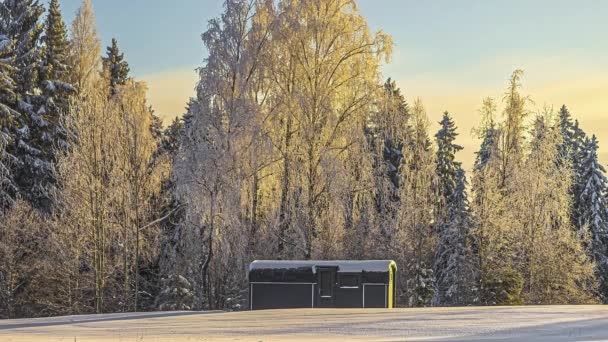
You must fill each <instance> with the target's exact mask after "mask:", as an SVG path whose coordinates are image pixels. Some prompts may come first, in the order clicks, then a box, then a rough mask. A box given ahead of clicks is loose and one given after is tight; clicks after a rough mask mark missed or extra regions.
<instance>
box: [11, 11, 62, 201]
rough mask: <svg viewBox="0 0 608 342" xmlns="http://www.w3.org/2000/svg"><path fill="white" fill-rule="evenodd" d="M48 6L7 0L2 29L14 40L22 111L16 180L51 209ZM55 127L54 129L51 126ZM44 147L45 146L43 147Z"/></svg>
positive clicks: (31, 197) (26, 194)
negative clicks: (45, 69) (45, 44)
mask: <svg viewBox="0 0 608 342" xmlns="http://www.w3.org/2000/svg"><path fill="white" fill-rule="evenodd" d="M43 13H44V8H43V7H42V5H40V3H39V2H38V0H6V1H4V2H3V3H2V6H1V8H0V19H1V22H0V32H3V33H4V34H5V35H6V36H7V37H8V38H9V39H10V40H12V41H13V44H14V49H13V57H14V58H13V67H14V69H15V70H14V76H13V80H14V81H15V93H16V95H17V102H16V105H15V108H14V109H15V110H16V111H18V112H19V113H21V115H20V119H19V123H18V125H19V130H18V131H17V135H16V136H15V137H14V139H15V141H16V142H15V144H14V146H15V151H14V152H13V155H14V156H15V161H16V164H15V166H14V168H15V172H14V173H13V174H14V178H15V182H16V184H17V186H18V188H19V192H20V194H21V195H22V197H23V198H25V199H27V200H29V201H30V202H31V203H32V204H33V205H34V207H36V208H38V209H43V210H46V209H48V208H49V203H50V202H49V189H48V185H49V183H50V180H49V177H50V175H51V174H52V164H51V161H50V159H49V157H48V155H47V153H46V152H47V151H48V149H50V147H49V146H46V143H48V142H49V141H50V139H49V135H48V131H49V128H48V127H49V126H52V123H51V122H49V121H48V120H47V118H46V113H45V107H44V98H43V96H42V95H41V94H40V93H41V92H40V88H39V82H40V78H39V76H40V66H41V57H42V53H43V50H42V48H41V37H42V32H43V25H42V24H41V22H40V17H41V16H42V14H43ZM51 130H52V129H51ZM41 148H43V149H41Z"/></svg>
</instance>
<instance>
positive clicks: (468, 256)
mask: <svg viewBox="0 0 608 342" xmlns="http://www.w3.org/2000/svg"><path fill="white" fill-rule="evenodd" d="M454 185H455V186H454V189H453V190H454V191H453V192H452V194H451V195H450V198H449V199H448V200H447V203H448V206H447V219H446V221H445V222H444V223H443V225H442V227H441V230H440V232H439V236H438V240H439V241H438V243H437V251H436V255H435V275H436V292H435V298H434V303H435V304H436V305H465V304H472V303H474V302H475V301H476V299H475V298H476V287H475V277H476V274H475V268H474V262H473V253H472V251H471V248H470V243H471V236H470V229H471V227H472V220H471V211H470V209H469V201H468V198H467V190H466V188H467V185H468V184H467V180H466V176H465V172H464V170H463V169H462V168H458V170H457V171H456V181H455V184H454Z"/></svg>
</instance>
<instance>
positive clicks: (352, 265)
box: [249, 260, 397, 310]
mask: <svg viewBox="0 0 608 342" xmlns="http://www.w3.org/2000/svg"><path fill="white" fill-rule="evenodd" d="M396 278H397V265H396V264H395V262H394V261H392V260H362V261H350V260H349V261H341V260H336V261H332V260H323V261H314V260H307V261H285V260H258V261H254V262H252V263H251V264H250V265H249V308H250V309H251V310H261V309H295V308H393V307H395V292H396V286H395V285H396V283H395V281H396V280H395V279H396Z"/></svg>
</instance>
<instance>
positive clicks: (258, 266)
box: [249, 260, 397, 273]
mask: <svg viewBox="0 0 608 342" xmlns="http://www.w3.org/2000/svg"><path fill="white" fill-rule="evenodd" d="M391 264H393V265H395V267H397V265H396V264H395V262H394V261H392V260H256V261H254V262H252V263H251V264H250V265H249V271H250V272H251V271H253V270H263V269H275V270H276V269H298V268H311V269H312V271H313V273H314V272H315V271H316V267H318V266H320V267H324V266H325V267H332V266H335V267H337V268H338V272H353V273H357V272H363V271H365V272H387V271H388V269H389V267H390V265H391Z"/></svg>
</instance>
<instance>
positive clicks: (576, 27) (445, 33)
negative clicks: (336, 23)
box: [60, 0, 608, 74]
mask: <svg viewBox="0 0 608 342" xmlns="http://www.w3.org/2000/svg"><path fill="white" fill-rule="evenodd" d="M60 2H61V6H62V8H63V11H64V13H65V14H64V15H65V17H66V21H68V22H69V21H71V19H72V18H73V15H74V12H75V10H76V8H77V7H78V6H80V3H81V0H61V1H60ZM92 3H93V6H94V7H95V12H96V17H97V23H98V26H99V32H100V34H101V37H102V39H103V42H104V44H107V42H109V40H110V39H111V37H113V36H115V37H117V38H118V39H119V42H120V44H121V45H122V47H123V49H124V50H125V52H126V53H127V57H128V60H129V61H130V62H131V64H132V65H133V70H134V72H135V73H136V74H146V73H151V72H159V71H164V70H169V69H173V68H176V67H186V66H191V65H197V64H200V62H201V60H202V58H203V56H204V49H203V48H202V46H201V44H200V39H199V38H200V33H201V32H202V31H203V30H204V29H205V27H206V23H207V21H208V20H209V19H210V18H212V17H214V16H217V15H219V13H220V11H221V9H222V1H221V0H177V1H167V0H126V1H125V0H93V1H92ZM359 6H360V8H361V12H362V13H363V14H364V15H365V16H366V18H367V19H368V22H369V23H370V25H371V26H372V27H373V28H374V29H380V28H381V29H383V30H384V31H386V32H388V33H390V34H391V35H392V36H393V38H394V40H395V43H396V47H397V48H398V49H399V50H400V51H401V50H405V49H406V47H407V48H410V49H412V50H413V51H414V52H415V53H416V57H419V60H418V63H416V65H411V64H402V63H399V64H397V65H394V66H391V67H390V68H389V70H391V71H394V72H395V73H400V74H401V73H405V72H407V73H418V72H425V71H426V70H432V71H434V72H437V71H441V70H446V71H450V70H452V69H455V68H461V67H462V66H466V65H469V64H471V63H478V62H483V61H486V60H487V59H489V58H494V57H495V56H500V55H504V54H505V53H507V54H513V53H526V54H540V55H545V54H549V55H553V54H559V53H560V52H561V51H562V50H564V49H568V50H584V53H581V55H582V56H581V57H583V58H586V59H589V60H594V59H597V58H604V56H605V55H606V53H607V52H608V40H607V39H606V33H608V19H607V18H608V2H607V1H602V0H587V1H572V0H569V1H566V0H536V1H529V0H528V1H524V0H519V1H497V0H496V1H491V0H490V1H482V0H477V1H475V0H468V1H467V0H460V1H452V0H444V1H438V0H435V1H408V0H360V1H359ZM395 62H397V61H395Z"/></svg>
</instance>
